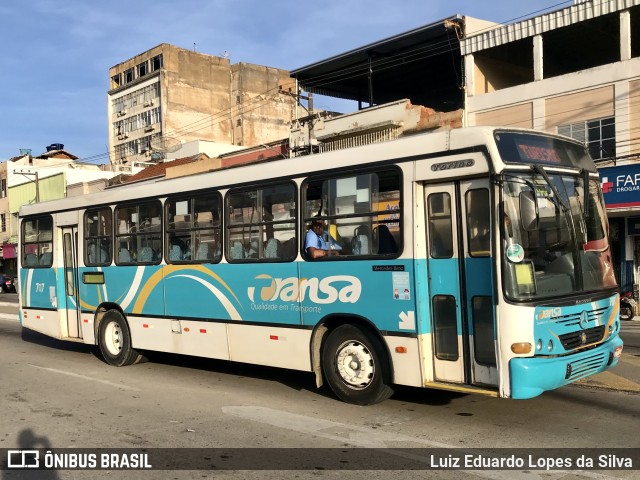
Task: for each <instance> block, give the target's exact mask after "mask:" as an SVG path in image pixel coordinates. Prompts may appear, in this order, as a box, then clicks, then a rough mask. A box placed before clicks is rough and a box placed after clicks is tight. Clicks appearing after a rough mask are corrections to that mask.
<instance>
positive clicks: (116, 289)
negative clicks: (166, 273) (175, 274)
mask: <svg viewBox="0 0 640 480" xmlns="http://www.w3.org/2000/svg"><path fill="white" fill-rule="evenodd" d="M97 270H98V269H94V268H86V269H83V270H82V272H89V271H97ZM102 271H103V272H104V284H88V285H87V284H84V283H83V282H82V280H80V298H81V306H82V309H83V310H84V311H90V312H95V311H96V309H97V308H98V306H99V305H100V304H102V303H104V302H111V303H116V304H118V305H119V306H120V308H122V310H123V311H124V312H125V313H126V314H144V315H150V316H157V317H162V316H164V291H163V288H162V267H161V266H159V265H147V266H142V265H141V266H112V267H104V268H102ZM82 272H81V274H82Z"/></svg>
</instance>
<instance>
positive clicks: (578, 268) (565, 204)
mask: <svg viewBox="0 0 640 480" xmlns="http://www.w3.org/2000/svg"><path fill="white" fill-rule="evenodd" d="M533 171H534V172H536V173H539V174H540V175H542V178H544V180H545V182H547V184H548V185H549V188H551V191H552V192H553V194H554V195H555V197H556V198H557V199H558V203H559V204H560V206H561V207H562V210H563V211H564V216H565V219H566V221H567V224H568V225H569V228H570V230H571V236H572V240H573V264H574V272H575V276H576V283H577V287H578V288H579V289H580V290H582V288H583V277H582V262H581V261H580V255H579V254H578V235H577V231H576V224H575V221H574V219H573V215H572V214H571V205H569V200H568V199H565V198H564V197H562V196H560V192H559V191H558V188H557V187H556V185H555V184H554V183H553V182H552V181H551V177H549V174H548V173H547V172H546V170H545V169H544V167H543V166H542V165H539V164H536V165H533Z"/></svg>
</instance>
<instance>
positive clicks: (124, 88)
mask: <svg viewBox="0 0 640 480" xmlns="http://www.w3.org/2000/svg"><path fill="white" fill-rule="evenodd" d="M109 78H110V90H109V91H108V94H107V100H108V101H107V115H108V122H109V151H110V155H111V162H112V164H114V166H116V168H117V169H118V170H120V171H122V172H129V173H131V172H132V171H134V170H133V168H134V166H135V164H136V163H137V162H141V163H148V162H157V161H160V160H162V159H163V158H164V157H165V156H166V155H167V154H168V153H171V152H174V151H175V150H176V149H178V148H179V147H180V145H181V143H183V142H189V141H193V140H205V141H212V142H218V143H222V144H230V145H236V146H238V145H239V146H254V145H260V144H263V143H268V142H271V141H273V140H277V139H280V138H284V137H287V136H288V133H289V124H290V122H291V120H293V118H294V115H295V107H296V100H295V99H294V98H292V97H290V96H285V95H282V94H280V93H279V92H280V87H281V86H282V87H283V88H285V89H288V88H290V87H291V85H292V80H291V78H290V77H289V72H287V71H286V70H281V69H277V68H271V67H264V66H260V65H253V64H248V63H236V64H231V63H230V62H229V60H228V59H227V58H222V57H216V56H212V55H206V54H203V53H199V52H195V51H190V50H185V49H182V48H178V47H175V46H172V45H169V44H166V43H164V44H161V45H158V46H157V47H154V48H152V49H151V50H148V51H147V52H144V53H142V54H140V55H136V56H135V57H133V58H131V59H128V60H126V61H124V62H122V63H120V64H118V65H116V66H114V67H112V68H110V69H109Z"/></svg>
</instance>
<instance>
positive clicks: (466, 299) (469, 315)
mask: <svg viewBox="0 0 640 480" xmlns="http://www.w3.org/2000/svg"><path fill="white" fill-rule="evenodd" d="M424 195H425V210H426V211H425V215H426V227H427V231H426V240H427V242H426V243H427V252H426V253H427V274H428V288H429V313H430V320H429V322H430V325H429V326H430V331H431V341H432V351H433V366H434V368H433V376H434V380H435V381H442V382H450V383H460V384H467V385H478V386H480V385H486V386H497V384H498V379H497V373H496V368H495V313H494V312H495V308H494V299H493V284H494V275H493V270H492V261H491V249H492V243H491V238H492V237H491V225H492V224H491V207H490V204H491V203H490V190H489V181H488V179H487V180H485V179H479V180H473V181H465V182H450V183H446V184H437V185H427V186H425V189H424Z"/></svg>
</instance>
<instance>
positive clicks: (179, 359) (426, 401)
mask: <svg viewBox="0 0 640 480" xmlns="http://www.w3.org/2000/svg"><path fill="white" fill-rule="evenodd" d="M144 353H145V356H146V357H147V359H148V360H149V361H150V362H152V363H157V364H161V365H167V366H172V367H180V368H188V369H195V370H201V371H206V372H210V373H214V374H220V375H231V376H234V377H237V378H252V379H256V380H264V381H269V382H276V383H279V384H281V385H283V386H285V387H287V388H290V389H292V390H296V391H298V392H304V391H306V392H309V393H311V394H313V395H319V396H321V397H325V398H329V399H332V400H336V401H337V399H336V396H335V395H334V394H333V392H332V391H331V389H330V388H329V386H328V385H327V384H326V383H325V384H324V385H323V386H322V387H320V388H316V380H315V375H314V374H313V373H311V372H301V371H298V370H287V369H283V368H276V367H267V366H261V365H251V364H247V363H239V362H231V361H227V360H215V359H209V358H200V357H191V356H186V355H176V354H171V353H161V352H144ZM394 392H395V393H394V394H393V396H392V397H391V400H395V401H398V402H405V403H412V404H416V405H431V406H439V405H447V404H449V403H451V402H452V401H453V400H455V399H458V398H463V397H466V396H468V395H467V394H464V393H458V392H451V391H446V390H437V389H424V388H412V387H404V386H394Z"/></svg>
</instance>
